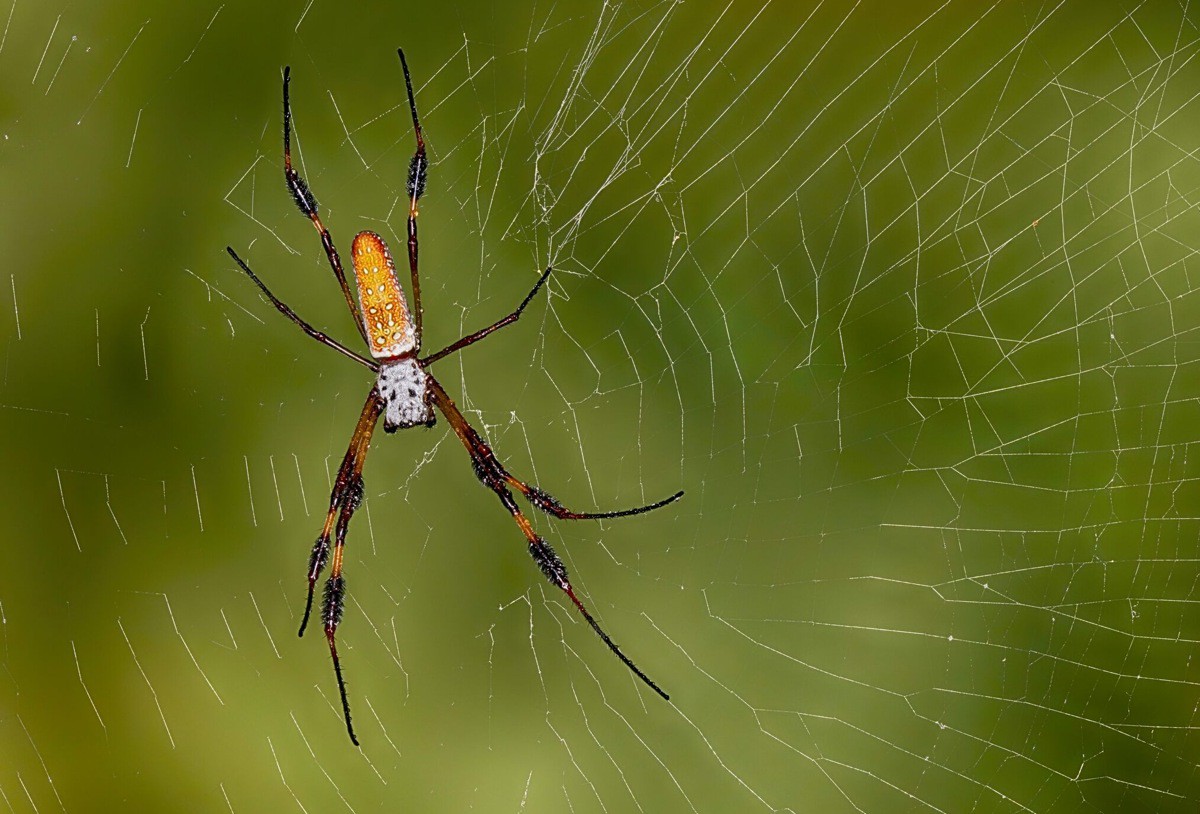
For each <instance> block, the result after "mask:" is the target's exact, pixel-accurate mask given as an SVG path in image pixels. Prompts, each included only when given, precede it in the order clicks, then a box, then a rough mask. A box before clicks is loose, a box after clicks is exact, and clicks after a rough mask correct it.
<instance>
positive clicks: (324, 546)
mask: <svg viewBox="0 0 1200 814" xmlns="http://www.w3.org/2000/svg"><path fill="white" fill-rule="evenodd" d="M382 412H383V400H382V399H381V398H380V396H379V390H378V389H377V388H376V387H372V388H371V392H370V393H369V394H368V395H367V403H366V404H364V405H363V410H362V414H361V415H359V417H358V425H357V426H356V427H355V428H354V435H352V436H351V437H350V446H349V447H348V448H347V449H346V455H345V456H344V457H343V458H342V465H341V466H340V467H338V473H337V477H336V478H335V479H334V482H333V492H332V493H331V494H330V496H329V513H328V514H327V515H326V516H325V525H324V526H323V527H322V528H321V534H320V536H319V537H317V542H316V543H315V544H314V545H313V549H312V554H311V555H310V557H309V560H308V598H307V600H306V601H305V604H304V619H303V620H302V621H301V622H300V634H299V635H301V636H303V635H304V630H305V628H306V627H308V618H309V615H310V614H311V612H312V601H313V592H314V589H315V588H316V584H317V577H319V576H320V575H321V572H322V571H323V570H324V569H325V565H326V563H327V562H329V560H330V555H331V553H332V560H333V562H332V565H331V566H330V569H329V578H328V579H326V580H325V592H324V597H323V601H322V603H321V621H322V622H323V623H324V627H325V638H326V640H327V641H328V642H329V655H330V657H331V658H332V659H333V672H334V675H335V676H336V677H337V683H338V693H339V694H340V695H341V698H342V714H343V716H344V717H345V719H346V731H347V732H348V733H349V734H350V740H351V742H353V743H354V745H355V746H357V745H358V738H356V737H355V735H354V726H353V724H352V723H351V721H350V701H349V699H348V698H347V696H346V682H345V680H344V679H343V678H342V665H341V661H340V660H339V659H338V653H337V640H336V636H337V626H338V623H339V622H341V621H342V611H343V610H344V608H345V600H346V580H345V579H344V578H343V577H342V562H343V561H342V552H343V551H344V549H345V545H346V532H347V531H348V530H349V528H350V519H351V518H352V517H353V516H354V512H355V511H356V510H357V509H358V507H359V506H360V505H361V504H362V500H363V478H362V470H363V464H365V463H366V460H367V451H368V449H369V448H370V445H371V435H372V434H373V433H374V432H375V425H376V424H377V423H378V422H379V416H380V414H381V413H382ZM331 543H332V545H331Z"/></svg>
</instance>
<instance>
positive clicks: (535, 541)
mask: <svg viewBox="0 0 1200 814" xmlns="http://www.w3.org/2000/svg"><path fill="white" fill-rule="evenodd" d="M426 383H427V384H426V386H427V388H428V392H429V395H430V398H431V399H432V401H433V403H434V405H436V406H437V408H438V409H439V410H440V411H441V412H442V415H444V416H445V417H446V421H447V422H449V424H450V426H451V427H452V428H453V429H454V433H455V435H457V436H458V438H459V440H460V441H462V443H463V446H464V447H466V448H467V452H468V453H469V454H470V456H471V462H472V464H473V465H474V467H475V476H476V477H477V478H479V480H480V482H481V483H483V485H484V486H486V487H487V488H489V489H491V490H492V491H493V492H494V493H495V494H496V497H498V498H499V499H500V503H501V504H503V506H504V508H505V509H507V510H508V512H509V514H511V515H512V518H513V520H514V521H515V522H516V524H517V526H518V527H519V528H520V529H521V533H522V534H524V535H525V539H526V540H528V541H529V554H530V556H531V557H533V561H534V562H535V563H537V566H538V568H539V569H540V570H541V572H542V574H543V575H544V576H545V577H546V579H548V580H549V581H550V583H551V584H552V585H554V586H555V587H556V588H558V589H559V590H560V591H562V592H563V593H564V594H566V595H567V598H569V599H570V600H571V603H572V604H573V605H575V607H576V609H577V610H578V611H579V613H580V614H581V615H582V616H583V618H584V619H585V620H586V621H587V623H588V625H590V626H591V628H592V630H594V631H595V632H596V635H597V636H599V637H600V638H601V640H603V642H604V643H605V644H606V645H608V649H609V650H611V651H612V653H613V655H615V656H616V657H617V658H618V659H620V660H621V662H622V663H623V664H624V665H625V666H626V667H628V668H629V669H630V671H631V672H633V674H634V675H636V676H637V677H638V678H640V679H641V680H642V681H643V682H645V684H646V686H648V687H649V688H650V689H652V690H654V691H655V692H656V693H658V694H659V695H661V696H662V697H663V698H664V699H668V700H669V699H670V696H668V695H667V694H666V693H665V692H664V691H663V689H662V688H661V687H659V686H658V685H657V684H655V683H654V681H653V680H652V679H651V678H650V677H649V676H648V675H646V674H645V673H643V672H642V671H641V669H640V668H639V667H638V666H637V665H636V664H634V663H633V661H632V660H631V659H630V658H629V657H628V656H626V655H625V654H624V653H623V652H622V651H621V648H620V647H618V646H617V644H616V642H614V641H613V640H612V639H610V638H609V637H608V634H607V633H605V632H604V629H603V628H601V627H600V625H599V623H598V622H597V621H596V620H595V618H593V617H592V614H591V613H589V612H588V609H587V607H586V606H585V605H584V604H583V602H582V601H581V600H580V599H579V597H578V596H577V595H576V594H575V589H574V587H573V586H572V585H571V581H570V579H569V578H568V576H567V567H566V566H565V565H563V562H562V560H561V559H559V557H558V555H557V554H556V553H554V549H552V548H551V547H550V544H549V543H547V542H546V541H545V540H543V539H542V538H541V536H539V535H538V533H537V532H536V531H534V529H533V524H532V523H530V522H529V518H527V517H526V516H525V514H524V512H522V511H521V507H520V506H518V505H517V501H516V499H515V498H514V497H513V494H512V492H510V491H509V489H508V486H509V485H510V484H512V483H514V482H515V483H517V484H520V486H521V487H524V488H523V490H522V491H523V492H524V491H526V490H531V489H532V487H529V486H526V485H525V484H523V483H521V482H520V481H517V480H516V479H515V478H513V476H512V475H510V474H509V473H508V472H507V471H506V470H505V469H504V467H503V466H502V465H501V464H500V462H499V461H498V460H497V459H496V455H495V453H493V452H492V448H491V447H490V446H488V444H487V442H486V441H484V440H483V438H482V437H481V436H480V435H479V433H478V432H476V431H475V428H474V427H472V426H471V425H470V424H468V423H467V419H466V418H465V417H464V416H463V414H462V412H460V411H459V409H458V406H457V405H455V403H454V402H453V401H452V400H451V399H450V396H449V395H447V394H446V391H445V390H444V389H443V388H442V386H441V384H439V383H438V381H437V379H435V378H433V376H431V375H428V374H427V378H426ZM537 494H538V495H539V496H542V497H540V498H539V499H541V500H542V503H543V504H545V506H550V505H554V506H558V508H559V509H562V506H561V504H559V503H558V501H556V500H554V498H551V497H550V496H549V495H547V494H546V493H544V492H541V491H540V490H538V491H537ZM680 494H682V493H680ZM527 496H528V494H527ZM678 497H679V495H678V494H677V495H674V496H673V497H670V498H668V499H667V500H665V501H660V502H659V503H658V504H655V505H652V506H648V507H642V508H640V509H633V510H630V511H626V512H617V513H612V514H605V515H596V516H604V517H607V516H621V515H624V514H637V513H639V512H643V511H649V510H650V509H652V508H656V507H657V506H658V505H666V504H667V503H670V502H671V501H673V500H675V499H676V498H678ZM551 502H552V504H551ZM534 505H537V506H538V508H543V510H545V511H550V509H549V508H544V507H543V505H542V504H539V503H536V502H535V503H534ZM562 511H563V512H564V513H565V515H566V516H569V517H573V516H574V515H573V513H571V512H567V511H566V510H565V509H562ZM551 513H553V512H551ZM588 516H591V515H578V517H581V518H582V517H588Z"/></svg>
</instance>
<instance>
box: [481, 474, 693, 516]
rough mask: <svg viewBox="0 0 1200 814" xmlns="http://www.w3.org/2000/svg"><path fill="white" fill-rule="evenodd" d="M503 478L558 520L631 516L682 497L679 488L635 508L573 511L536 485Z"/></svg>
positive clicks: (506, 477) (506, 475)
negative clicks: (652, 501)
mask: <svg viewBox="0 0 1200 814" xmlns="http://www.w3.org/2000/svg"><path fill="white" fill-rule="evenodd" d="M504 479H505V480H506V481H507V482H508V484H509V485H510V486H512V488H514V489H516V490H517V491H518V492H520V493H521V494H522V495H524V497H525V499H526V500H528V501H529V502H530V503H532V504H533V505H534V506H536V507H537V508H539V509H541V510H542V511H543V512H545V513H546V514H549V515H553V516H554V517H557V518H559V519H560V520H603V519H606V518H611V517H631V516H632V515H635V514H645V513H646V512H652V511H654V510H655V509H661V508H662V507H663V506H667V505H670V504H671V503H674V502H675V501H677V500H679V498H681V497H683V490H682V489H680V490H679V491H678V492H676V493H675V494H673V495H671V496H670V497H664V498H663V499H662V500H657V501H655V502H654V503H650V504H648V505H645V506H638V507H637V508H636V509H617V510H616V511H610V512H573V511H571V510H570V509H568V508H567V507H566V506H564V505H562V503H560V502H559V500H558V498H556V497H554V495H552V494H550V493H549V492H546V491H543V490H542V489H539V488H537V487H536V486H530V485H529V484H527V483H525V482H524V481H521V480H518V479H517V478H515V477H513V476H512V475H510V474H508V473H507V472H505V473H504Z"/></svg>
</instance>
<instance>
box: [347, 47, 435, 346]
mask: <svg viewBox="0 0 1200 814" xmlns="http://www.w3.org/2000/svg"><path fill="white" fill-rule="evenodd" d="M396 53H397V54H398V55H399V56H400V67H401V68H402V69H404V87H405V90H407V91H408V109H409V110H410V111H412V120H413V134H414V135H415V136H416V138H417V150H416V152H414V153H413V157H412V160H411V161H409V163H408V184H407V190H408V270H409V273H410V274H411V275H412V294H413V310H412V313H413V336H414V337H415V338H416V346H415V347H414V348H413V353H420V352H421V316H422V313H423V312H422V310H421V279H420V277H419V276H418V275H417V199H418V198H420V197H421V195H422V194H423V193H424V192H425V181H426V180H427V178H428V174H429V158H428V157H427V156H426V155H425V136H424V134H423V132H422V131H421V120H420V119H419V118H417V101H416V99H415V98H414V96H413V84H412V76H411V75H410V74H409V73H408V61H407V60H406V59H405V58H404V49H403V48H397V49H396ZM360 321H361V320H360Z"/></svg>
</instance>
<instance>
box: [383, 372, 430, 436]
mask: <svg viewBox="0 0 1200 814" xmlns="http://www.w3.org/2000/svg"><path fill="white" fill-rule="evenodd" d="M375 386H376V387H377V388H379V396H380V398H382V399H383V429H384V431H385V432H395V431H396V430H403V429H408V428H409V427H415V426H417V425H418V424H424V425H426V426H432V425H433V406H432V405H430V403H429V398H428V396H427V394H426V388H425V371H424V370H422V369H421V365H420V364H418V363H417V360H416V359H413V358H412V357H407V358H404V359H398V360H396V361H395V362H387V363H385V364H383V365H380V367H379V378H378V379H377V380H376V383H375Z"/></svg>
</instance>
